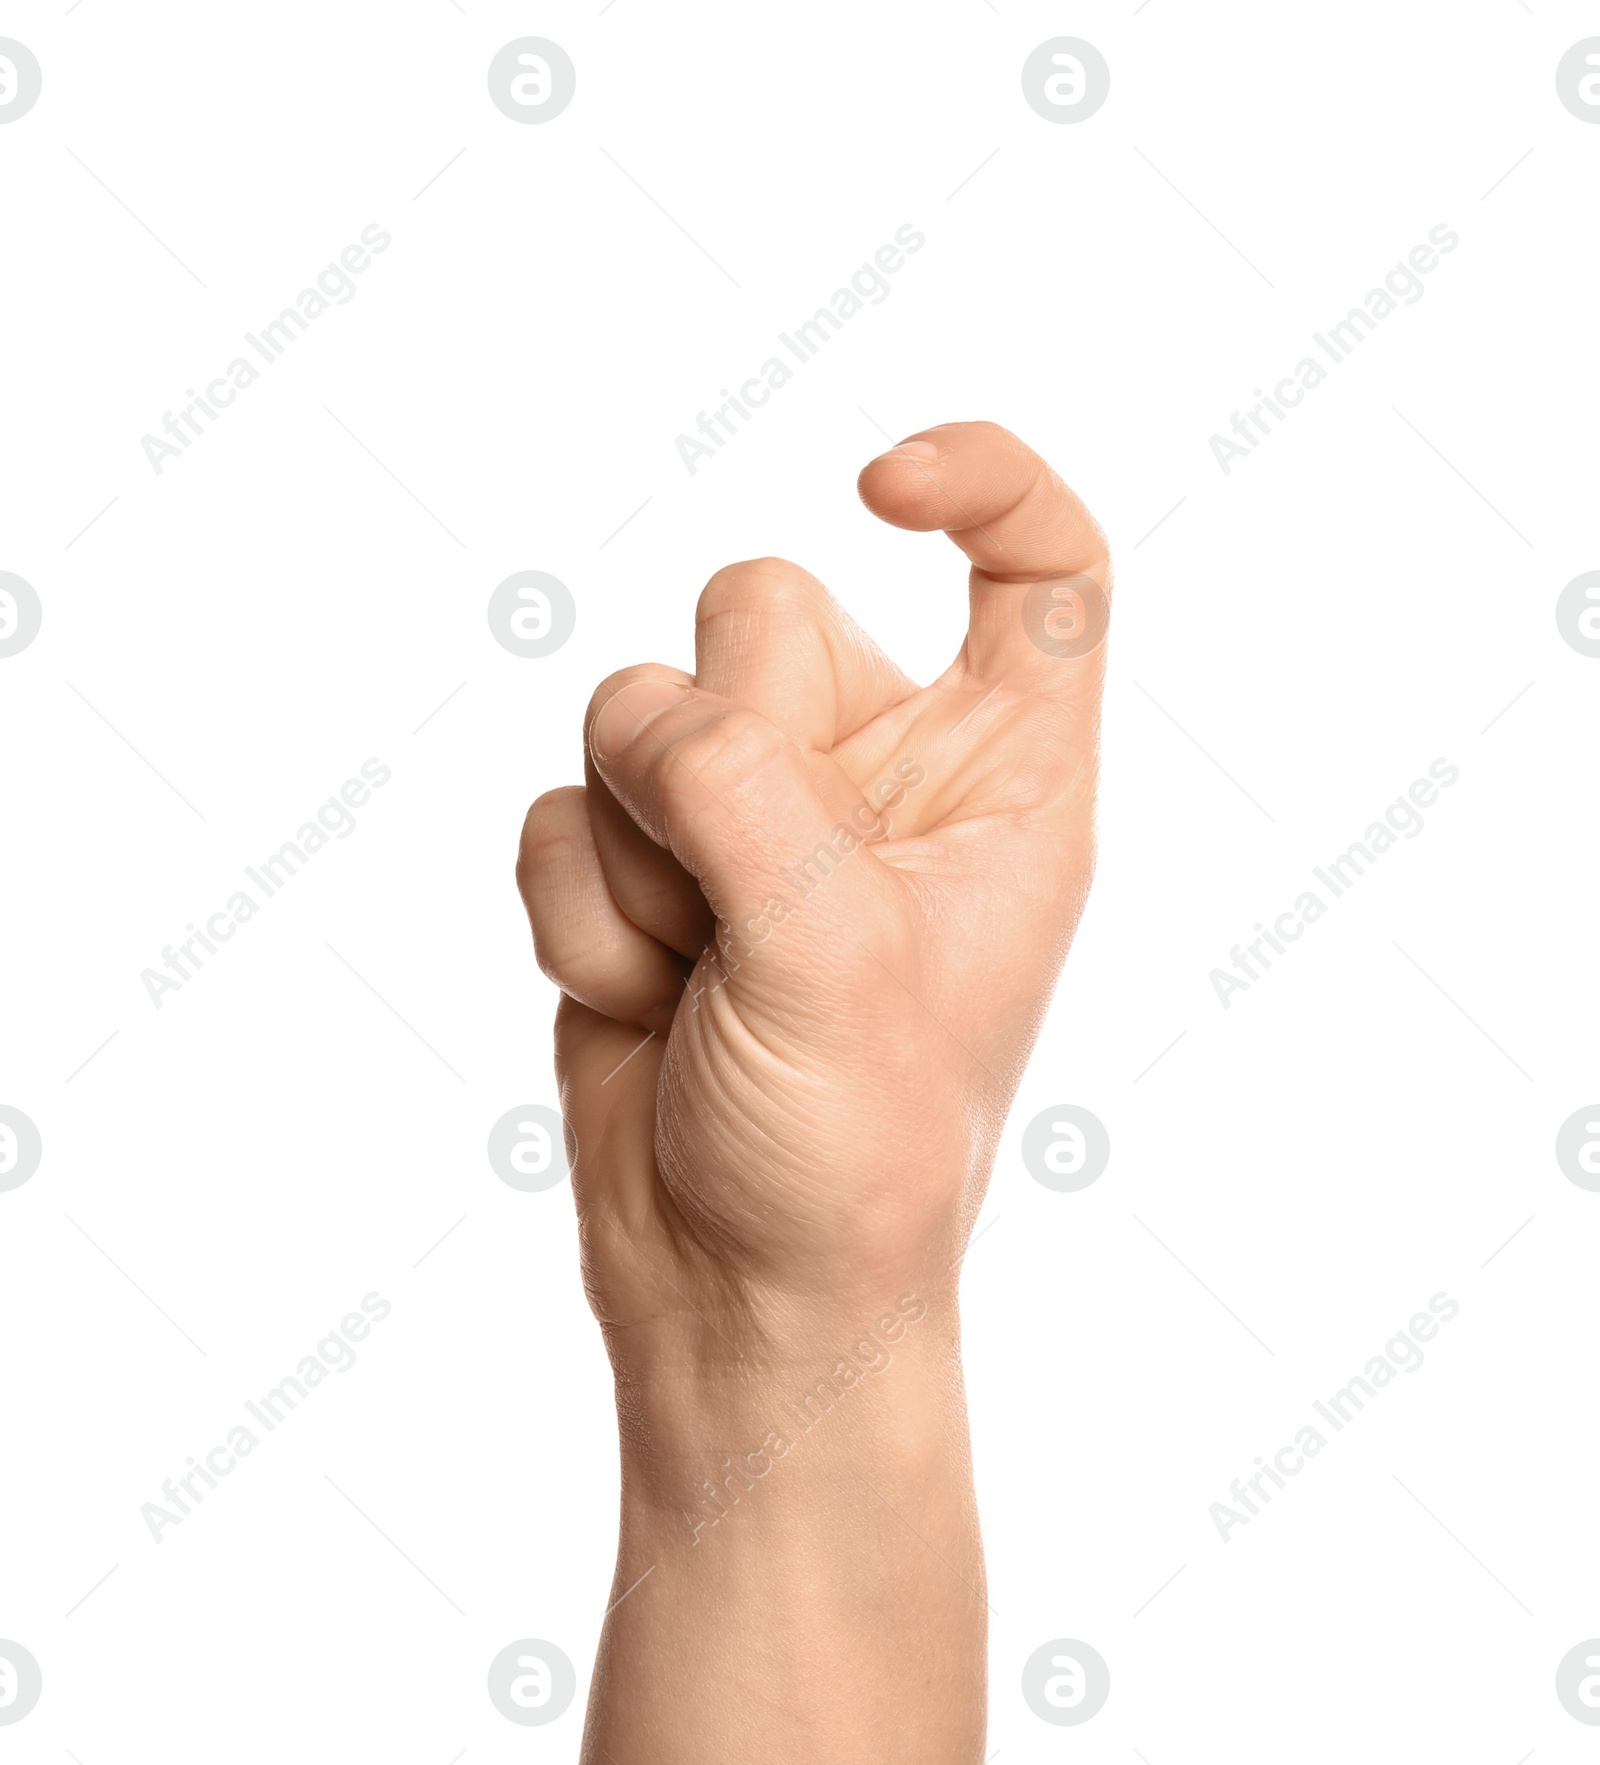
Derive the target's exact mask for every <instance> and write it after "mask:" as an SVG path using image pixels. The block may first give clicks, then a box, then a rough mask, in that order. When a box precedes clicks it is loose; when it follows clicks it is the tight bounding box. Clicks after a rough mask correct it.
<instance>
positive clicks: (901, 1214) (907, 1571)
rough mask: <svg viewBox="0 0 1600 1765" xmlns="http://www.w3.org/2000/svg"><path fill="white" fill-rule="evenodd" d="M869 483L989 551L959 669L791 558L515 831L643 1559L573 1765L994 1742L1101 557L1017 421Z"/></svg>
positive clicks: (1092, 728)
mask: <svg viewBox="0 0 1600 1765" xmlns="http://www.w3.org/2000/svg"><path fill="white" fill-rule="evenodd" d="M860 490H861V496H862V499H863V500H864V501H865V503H866V504H867V506H868V507H869V508H870V509H872V510H873V512H874V513H876V514H877V515H879V516H881V517H882V518H883V519H884V520H886V521H889V522H891V523H892V524H894V525H895V526H898V527H905V528H911V529H915V530H918V531H927V530H931V529H935V528H942V529H943V530H945V531H946V532H948V533H949V534H950V537H951V538H952V539H953V540H954V541H955V542H956V544H957V545H959V546H960V547H961V549H962V550H963V551H964V552H965V553H966V554H967V556H968V558H969V559H970V560H971V563H972V570H971V576H970V625H969V630H968V634H967V638H966V642H965V643H964V645H963V646H962V650H961V653H960V655H959V656H958V657H957V658H956V660H955V661H954V663H953V664H952V665H951V666H950V668H949V669H947V670H946V672H945V673H944V674H943V675H942V676H941V677H940V678H939V679H938V680H937V681H936V682H934V683H933V684H932V685H931V686H928V687H924V688H918V687H917V686H915V685H914V684H913V683H912V682H911V681H909V680H908V679H906V677H905V676H904V675H902V674H901V673H900V671H899V670H898V669H897V668H896V667H895V665H894V664H893V663H892V662H891V661H889V660H888V658H887V657H886V656H884V654H883V653H882V652H881V651H880V650H879V649H878V648H877V647H876V646H875V645H874V644H873V642H872V641H871V639H870V638H868V637H866V636H865V635H864V634H863V633H862V632H861V631H860V630H859V629H858V628H857V627H856V626H855V625H854V624H853V623H852V622H851V621H850V619H849V618H848V617H847V616H846V615H845V613H844V612H843V611H842V610H841V609H840V608H839V607H838V606H837V605H836V603H835V602H834V601H833V600H832V599H831V597H830V596H829V595H828V593H827V591H826V590H825V589H824V588H823V587H822V586H821V584H820V583H818V582H817V581H815V580H814V579H813V578H812V577H811V576H809V575H807V574H806V572H805V571H803V570H801V569H800V568H798V567H797V566H795V565H793V564H788V563H784V562H782V561H780V560H776V559H763V560H759V561H757V562H753V563H745V564H735V565H731V566H729V567H728V568H727V569H725V570H722V571H719V572H718V574H717V575H716V576H715V577H713V578H712V580H711V582H710V583H709V584H708V586H707V587H706V589H705V591H704V593H703V594H702V596H701V598H700V605H699V609H698V613H697V618H696V634H695V672H694V674H693V675H692V676H691V675H688V674H683V673H680V672H678V671H677V670H674V669H671V668H667V667H663V666H658V665H655V664H648V663H647V664H644V665H642V666H638V667H634V668H628V669H624V670H623V671H622V672H621V673H619V674H616V675H613V676H612V677H611V678H610V679H609V680H607V681H606V682H605V683H604V684H603V685H602V686H601V687H600V689H599V691H598V692H597V693H596V694H595V696H594V699H593V701H592V703H591V706H590V709H589V713H588V717H587V719H586V727H585V732H584V733H585V747H586V775H587V784H586V785H585V786H584V787H583V788H573V789H567V790H560V791H554V792H552V793H550V794H549V795H548V796H545V797H542V798H541V799H540V800H539V801H538V802H537V803H535V804H534V806H533V808H532V809H531V810H530V811H529V813H528V818H527V822H526V825H525V827H524V830H523V839H522V850H521V857H520V861H519V865H518V880H519V883H520V886H521V889H522V892H523V897H524V899H525V901H526V903H527V907H528V912H529V916H530V918H531V920H532V922H533V930H534V941H535V946H536V949H537V952H538V957H539V961H540V965H541V966H542V967H543V969H544V971H545V972H546V974H548V975H549V976H550V978H551V979H552V980H554V981H555V982H556V984H557V985H558V986H559V987H560V988H561V989H562V992H563V994H564V995H565V997H564V998H563V999H562V1002H561V1006H560V1010H559V1012H558V1016H557V1037H556V1060H557V1068H558V1072H559V1074H560V1079H561V1086H562V1107H563V1114H564V1116H565V1119H566V1121H567V1124H568V1127H569V1129H570V1131H571V1134H572V1136H573V1138H574V1140H575V1141H576V1156H575V1161H574V1164H573V1172H572V1178H573V1190H574V1195H575V1197H576V1200H577V1205H578V1211H579V1218H580V1222H581V1231H582V1241H583V1254H584V1266H585V1281H586V1285H587V1288H588V1292H589V1297H590V1301H591V1304H592V1305H593V1307H594V1310H595V1313H596V1315H597V1316H598V1318H599V1320H600V1322H601V1324H602V1326H603V1328H604V1330H605V1334H606V1339H607V1345H608V1348H609V1351H610V1354H611V1358H612V1363H613V1366H614V1367H615V1369H616V1373H617V1378H618V1387H619V1404H620V1406H621V1415H622V1427H623V1452H624V1527H623V1552H622V1559H621V1560H620V1561H619V1565H618V1582H617V1588H618V1592H619V1593H620V1592H622V1591H623V1590H624V1589H626V1588H628V1587H629V1586H630V1584H631V1583H632V1582H633V1580H634V1578H635V1577H636V1576H638V1575H639V1574H642V1573H645V1572H646V1565H647V1562H649V1561H650V1559H652V1558H653V1559H654V1562H653V1564H652V1565H651V1569H650V1573H651V1580H650V1581H649V1582H648V1583H646V1584H643V1585H641V1586H639V1588H638V1591H637V1592H634V1593H631V1594H630V1595H629V1597H628V1599H627V1601H626V1602H624V1603H622V1604H620V1605H619V1607H618V1608H617V1610H616V1612H615V1614H614V1615H613V1617H612V1620H611V1622H610V1624H609V1625H608V1630H607V1636H606V1638H605V1641H604V1643H603V1646H602V1653H601V1660H600V1665H599V1667H598V1668H597V1673H596V1691H595V1697H594V1699H593V1701H592V1704H591V1710H590V1726H589V1735H588V1740H589V1749H590V1750H589V1751H588V1752H586V1754H585V1758H586V1759H587V1760H592V1761H597V1762H598V1761H601V1760H604V1759H606V1758H610V1757H613V1756H614V1758H615V1762H616V1765H634V1761H635V1760H638V1761H639V1762H640V1765H643V1762H644V1761H645V1760H646V1759H648V1760H651V1761H653V1762H656V1765H668V1762H671V1761H677V1760H680V1759H681V1760H683V1761H686V1762H687V1761H690V1760H693V1761H695V1762H696V1765H713V1762H715V1761H718V1760H721V1759H724V1758H726V1759H730V1760H731V1759H734V1758H740V1757H761V1758H763V1759H765V1760H768V1761H787V1760H790V1759H795V1760H798V1759H801V1758H802V1757H804V1758H807V1759H815V1758H826V1759H827V1760H828V1761H829V1762H830V1765H842V1762H844V1761H847V1760H855V1759H857V1758H859V1759H861V1760H869V1759H870V1760H872V1761H874V1762H875V1765H883V1762H884V1761H887V1760H891V1759H900V1758H904V1759H906V1760H908V1761H909V1760H913V1759H914V1760H916V1761H918V1765H935V1762H937V1761H944V1760H950V1761H956V1760H962V1761H965V1760H968V1759H969V1758H974V1757H981V1742H982V1715H981V1692H982V1681H983V1664H982V1655H981V1649H982V1637H983V1624H982V1618H983V1603H982V1593H981V1587H982V1564H981V1554H980V1552H979V1550H978V1547H977V1540H976V1530H975V1524H974V1521H973V1518H972V1512H971V1506H972V1504H971V1496H970V1488H969V1481H968V1479H969V1473H968V1470H967V1451H966V1439H965V1422H964V1414H963V1410H962V1403H961V1394H960V1376H959V1363H958V1358H957V1330H956V1317H955V1274H954V1270H955V1267H956V1265H957V1264H958V1263H959V1261H960V1257H961V1254H962V1250H963V1247H964V1245H965V1243H966V1239H967V1235H968V1233H969V1232H970V1230H971V1226H972V1222H973V1220H974V1218H975V1217H976V1214H977V1211H978V1208H979V1205H980V1203H981V1200H982V1196H983V1190H984V1188H985V1185H986V1184H987V1181H988V1176H989V1171H990V1167H991V1164H992V1161H993V1158H994V1152H995V1145H996V1142H997V1139H998V1136H999V1133H1000V1129H1001V1126H1002V1124H1003V1122H1004V1120H1005V1116H1006V1112H1007V1110H1008V1108H1009V1106H1010V1102H1011V1099H1012V1096H1013V1094H1014V1092H1015V1089H1016V1086H1017V1083H1018V1080H1019V1078H1020V1076H1021V1073H1022V1069H1023V1066H1024V1063H1025V1061H1026V1059H1027V1055H1028V1052H1029V1049H1030V1047H1031V1046H1032V1043H1033V1040H1034V1037H1035V1035H1036V1033H1037V1029H1038V1025H1039V1022H1040V1019H1041V1017H1042V1015H1043V1013H1044V1010H1045V1008H1046V1005H1047V1004H1048V1001H1049V997H1050V992H1051V989H1052V987H1053V985H1054V982H1055V978H1056V975H1057V973H1058V971H1059V969H1060V965H1061V962H1062V960H1063V958H1064V957H1065V954H1066V950H1067V946H1068V943H1069V941H1070V939H1071V936H1072V933H1073V929H1074V927H1075V926H1076V923H1077V920H1078V917H1079V914H1080V913H1081V911H1082V907H1083V902H1084V897H1085V894H1086V892H1087V889H1088V886H1089V879H1090V875H1091V872H1092V868H1093V849H1094V841H1093V804H1094V786H1095V771H1096V747H1097V735H1098V719H1099V705H1100V692H1101V680H1102V670H1103V660H1104V648H1103V641H1102V640H1103V637H1104V631H1105V615H1106V606H1107V601H1106V596H1107V592H1108V590H1109V567H1108V559H1107V553H1106V544H1105V540H1104V537H1103V535H1102V534H1101V533H1100V531H1099V529H1098V528H1097V527H1096V525H1095V523H1094V522H1093V520H1092V519H1091V518H1090V516H1089V515H1088V513H1087V511H1086V510H1085V509H1084V507H1083V505H1082V504H1081V503H1080V502H1079V501H1078V499H1077V498H1076V497H1075V496H1074V495H1073V494H1072V492H1071V491H1070V490H1068V489H1067V488H1066V486H1065V485H1064V484H1062V482H1061V481H1060V480H1059V479H1058V478H1057V477H1056V476H1055V474H1054V473H1053V472H1052V471H1051V470H1050V468H1049V467H1048V466H1047V465H1046V464H1045V463H1044V462H1043V461H1042V460H1040V459H1039V458H1038V456H1037V455H1035V454H1033V453H1032V452H1030V451H1029V450H1028V449H1027V448H1025V447H1024V446H1023V445H1022V444H1021V443H1020V442H1019V441H1017V440H1016V439H1015V437H1013V436H1011V435H1010V434H1008V433H1007V432H1006V431H1004V430H1002V429H999V428H996V427H994V426H993V425H991V424H985V423H956V424H948V425H944V426H942V427H940V428H936V429H931V430H927V431H924V432H923V433H922V434H920V435H918V436H915V437H913V438H911V439H910V440H908V441H905V442H902V443H901V444H900V445H899V446H898V447H896V448H894V449H892V450H890V452H888V453H886V454H884V455H882V456H881V457H880V458H878V459H876V460H874V461H873V462H872V463H871V464H870V465H869V466H868V467H867V468H866V470H865V471H864V472H863V473H862V475H861V484H860ZM928 592H929V594H930V596H931V595H933V594H937V593H940V592H942V591H939V590H937V589H932V590H929V591H928ZM906 612H907V616H908V617H911V618H919V619H920V618H922V617H924V616H926V615H925V611H924V609H922V608H919V607H918V606H915V605H912V606H909V607H908V608H907V609H906ZM889 1342H892V1343H895V1344H896V1347H895V1348H893V1349H892V1350H891V1349H890V1348H889V1347H888V1346H887V1343H889ZM869 1345H870V1346H869ZM891 1360H892V1361H893V1362H894V1366H893V1368H892V1369H891V1367H890V1364H889V1363H890V1361H891ZM875 1361H881V1363H882V1364H881V1365H878V1364H875ZM803 1394H809V1395H803ZM797 1400H799V1401H798V1403H797ZM725 1467H726V1468H725ZM930 1528H931V1529H932V1531H930V1530H929V1529H930ZM935 1534H937V1536H935ZM762 1594H764V1595H765V1596H766V1597H759V1596H760V1595H762ZM775 1598H781V1599H782V1600H784V1601H786V1602H788V1607H787V1610H785V1611H782V1612H775V1611H774V1610H773V1609H772V1601H773V1600H774V1599H775ZM696 1623H698V1624H700V1625H701V1626H702V1628H701V1630H700V1632H699V1635H698V1639H697V1637H696V1635H695V1634H694V1633H693V1630H692V1627H693V1626H694V1625H695V1624H696ZM685 1624H688V1625H689V1626H690V1627H691V1629H690V1630H688V1631H686V1630H685V1629H684V1628H683V1626H684V1625H685ZM863 1624H867V1625H868V1629H869V1634H868V1635H867V1636H866V1637H863V1636H862V1635H861V1633H860V1632H861V1627H862V1625H863ZM919 1688H920V1689H919ZM908 1699H910V1700H912V1702H911V1705H910V1707H908V1706H907V1700H908ZM975 1749H979V1750H975Z"/></svg>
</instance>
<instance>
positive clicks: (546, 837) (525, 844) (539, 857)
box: [517, 784, 588, 895]
mask: <svg viewBox="0 0 1600 1765" xmlns="http://www.w3.org/2000/svg"><path fill="white" fill-rule="evenodd" d="M587 804H588V793H587V792H586V791H585V790H584V788H583V786H582V785H581V784H570V785H562V786H561V787H560V788H559V789H557V790H553V791H546V792H545V793H544V795H543V796H542V797H539V798H538V799H536V801H535V802H534V803H533V805H532V807H531V808H530V809H529V810H528V813H527V814H526V815H525V816H524V817H523V819H522V837H521V838H520V840H519V841H518V843H517V886H518V888H520V889H521V890H522V892H523V894H524V895H526V894H528V892H529V891H530V890H532V889H534V888H536V887H537V886H538V885H539V883H540V881H541V880H542V879H543V878H544V877H545V876H546V875H547V874H548V873H549V871H550V869H551V867H552V865H553V864H554V863H555V862H556V861H557V858H558V857H559V855H560V854H561V852H562V850H563V848H566V847H569V846H572V845H576V844H581V843H582V840H583V830H584V827H585V826H586V824H587V821H588V807H587Z"/></svg>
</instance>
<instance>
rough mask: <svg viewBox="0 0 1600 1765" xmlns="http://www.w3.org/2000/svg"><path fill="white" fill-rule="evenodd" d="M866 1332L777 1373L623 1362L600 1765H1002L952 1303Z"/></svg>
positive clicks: (881, 1308)
mask: <svg viewBox="0 0 1600 1765" xmlns="http://www.w3.org/2000/svg"><path fill="white" fill-rule="evenodd" d="M848 1309H849V1308H840V1310H839V1312H838V1313H837V1315H836V1316H835V1317H825V1318H824V1319H822V1320H820V1321H816V1322H812V1323H808V1324H807V1326H806V1327H805V1329H804V1331H803V1334H804V1337H805V1341H804V1342H803V1343H801V1344H798V1345H793V1346H790V1347H786V1348H785V1349H784V1351H783V1352H782V1354H781V1355H779V1356H776V1357H774V1356H771V1355H770V1354H768V1353H766V1352H764V1351H752V1352H751V1353H750V1354H748V1355H747V1354H745V1353H744V1352H743V1351H742V1350H740V1349H737V1348H734V1347H733V1345H732V1344H731V1342H730V1343H729V1345H728V1349H727V1350H726V1351H720V1352H718V1353H716V1354H714V1355H711V1356H709V1357H708V1359H707V1364H704V1365H688V1366H685V1365H682V1364H679V1365H677V1366H674V1367H672V1368H671V1369H668V1370H663V1369H661V1368H660V1367H657V1366H650V1367H647V1368H644V1369H639V1368H637V1367H635V1366H632V1365H629V1364H626V1363H624V1362H621V1361H619V1364H618V1372H619V1384H618V1394H619V1410H620V1414H621V1421H622V1473H623V1477H622V1533H621V1546H620V1550H619V1553H618V1563H617V1576H616V1581H615V1583H614V1585H613V1590H612V1595H611V1597H612V1600H613V1601H614V1602H615V1604H614V1605H613V1609H612V1610H611V1612H610V1614H609V1616H608V1618H607V1620H606V1624H605V1630H604V1634H603V1636H602V1639H601V1646H600V1652H599V1657H598V1660H597V1663H596V1669H595V1679H594V1686H593V1690H592V1694H591V1699H590V1706H589V1717H588V1728H587V1734H586V1742H585V1750H584V1754H583V1759H584V1765H606V1762H607V1761H610V1762H611V1765H680V1762H681V1765H722V1762H723V1761H728V1762H730V1765H731V1762H733V1761H737V1760H746V1759H757V1758H758V1759H761V1760H763V1761H767V1762H769V1765H790V1762H791V1761H795V1762H798V1761H805V1765H821V1762H823V1761H826V1762H827V1765H855V1762H856V1761H861V1762H862V1765H866V1762H868V1761H870V1762H871V1765H891V1762H894V1761H901V1760H904V1761H906V1762H907V1765H910V1762H912V1761H915V1762H916V1765H974V1762H975V1761H979V1760H981V1759H982V1757H983V1735H984V1692H985V1639H986V1626H985V1619H986V1617H987V1606H986V1604H985V1599H984V1591H983V1590H984V1577H983V1558H982V1549H981V1546H980V1543H979V1538H978V1524H977V1514H976V1507H975V1503H974V1500H973V1493H972V1477H971V1459H970V1451H969V1444H968V1438H967V1422H966V1406H965V1399H964V1396H963V1392H962V1388H961V1374H960V1363H959V1355H958V1341H957V1336H958V1332H957V1325H956V1318H955V1312H954V1302H953V1297H952V1296H941V1297H939V1298H937V1299H926V1298H923V1297H921V1296H920V1295H918V1294H914V1293H913V1294H904V1293H899V1294H895V1295H893V1296H888V1297H886V1300H885V1302H884V1303H882V1304H874V1305H871V1306H868V1307H866V1308H864V1309H865V1315H859V1314H858V1315H856V1316H846V1315H845V1313H846V1311H847V1310H848ZM890 1338H892V1339H890Z"/></svg>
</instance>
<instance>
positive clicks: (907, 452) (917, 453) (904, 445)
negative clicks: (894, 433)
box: [883, 441, 939, 460]
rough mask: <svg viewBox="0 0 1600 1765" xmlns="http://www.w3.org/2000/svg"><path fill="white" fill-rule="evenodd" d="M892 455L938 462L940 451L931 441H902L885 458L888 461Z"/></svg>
mask: <svg viewBox="0 0 1600 1765" xmlns="http://www.w3.org/2000/svg"><path fill="white" fill-rule="evenodd" d="M892 454H901V455H903V456H904V457H905V458H907V459H911V460H936V459H938V457H939V450H938V448H936V447H935V446H934V445H933V443H932V442H931V441H901V442H897V443H896V444H895V445H894V446H893V447H891V448H890V449H889V452H888V453H887V454H885V455H884V456H883V457H884V458H885V459H888V458H889V457H890V455H892Z"/></svg>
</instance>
